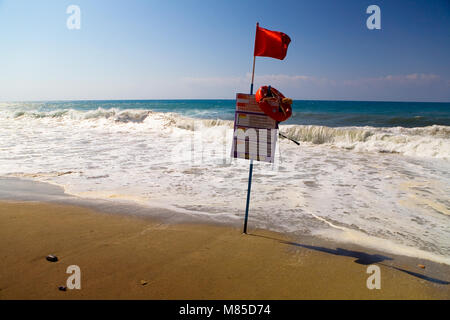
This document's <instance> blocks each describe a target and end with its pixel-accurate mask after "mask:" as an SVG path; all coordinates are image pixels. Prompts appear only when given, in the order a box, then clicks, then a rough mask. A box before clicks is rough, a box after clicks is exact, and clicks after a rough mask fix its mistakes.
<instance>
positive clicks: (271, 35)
mask: <svg viewBox="0 0 450 320" xmlns="http://www.w3.org/2000/svg"><path fill="white" fill-rule="evenodd" d="M290 42H291V38H289V36H288V35H287V34H285V33H283V32H279V31H272V30H267V29H264V28H260V27H259V25H257V26H256V38H255V52H254V54H253V55H254V56H259V57H271V58H275V59H280V60H283V59H284V57H286V53H287V49H288V46H289V43H290Z"/></svg>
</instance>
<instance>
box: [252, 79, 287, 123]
mask: <svg viewBox="0 0 450 320" xmlns="http://www.w3.org/2000/svg"><path fill="white" fill-rule="evenodd" d="M255 99H256V102H257V103H258V105H259V107H260V108H261V110H262V111H263V112H264V113H265V114H267V115H268V116H269V117H271V118H272V119H274V120H276V121H278V122H281V121H285V120H287V119H289V117H290V116H291V115H292V99H289V98H286V97H285V96H284V95H283V94H282V93H281V92H280V91H278V90H277V89H275V88H273V87H271V86H263V87H261V88H259V89H258V91H256V95H255Z"/></svg>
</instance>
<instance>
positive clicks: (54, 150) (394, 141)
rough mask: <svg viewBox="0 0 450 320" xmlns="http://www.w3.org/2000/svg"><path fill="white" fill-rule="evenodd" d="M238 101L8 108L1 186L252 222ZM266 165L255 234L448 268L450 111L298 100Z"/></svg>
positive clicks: (255, 193)
mask: <svg viewBox="0 0 450 320" xmlns="http://www.w3.org/2000/svg"><path fill="white" fill-rule="evenodd" d="M235 104H236V102H235V100H123V101H37V102H0V176H3V177H16V178H21V179H30V180H34V181H41V182H47V183H51V184H55V185H59V186H61V187H63V188H64V190H65V192H66V193H67V194H71V195H75V196H78V197H82V198H89V199H108V200H110V201H131V202H136V203H139V204H140V205H145V206H149V207H154V208H165V209H170V210H172V211H174V212H178V213H180V214H183V215H187V216H196V217H202V218H204V219H210V220H213V221H219V222H224V223H227V222H229V223H237V222H239V221H242V220H243V216H244V211H245V203H246V193H247V182H248V170H249V162H248V161H247V160H243V159H232V158H231V142H232V136H233V119H234V111H235ZM293 111H294V112H293V115H292V117H291V118H290V119H289V120H288V121H286V122H284V123H282V124H281V125H280V132H281V133H283V134H284V135H285V136H287V137H289V138H291V139H294V140H296V141H298V142H299V145H297V144H295V143H293V142H292V141H289V140H287V139H283V138H279V140H278V143H277V150H276V154H275V163H273V164H269V163H264V162H255V166H254V169H253V184H252V193H251V199H250V218H249V226H251V227H252V228H256V227H257V228H266V229H270V230H274V231H278V232H284V233H288V234H292V235H295V234H298V235H311V236H317V237H323V238H327V239H331V240H332V241H336V242H347V243H355V244H358V245H363V246H367V247H371V248H374V249H379V250H383V251H386V252H391V253H394V254H401V255H405V256H411V257H418V258H421V259H428V260H432V261H435V262H439V263H445V264H448V265H450V103H424V102H421V103H417V102H365V101H303V100H295V101H294V103H293Z"/></svg>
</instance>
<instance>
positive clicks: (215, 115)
mask: <svg viewBox="0 0 450 320" xmlns="http://www.w3.org/2000/svg"><path fill="white" fill-rule="evenodd" d="M3 104H7V103H3ZM11 105H12V106H20V108H18V114H17V115H21V112H26V111H27V110H33V111H35V112H37V113H39V112H52V111H56V110H70V109H74V110H78V111H89V110H96V109H98V108H102V109H111V108H116V109H119V110H127V109H142V110H152V111H158V112H175V113H178V114H181V115H184V116H188V117H194V118H204V119H223V120H232V119H234V109H235V100H116V101H106V100H105V101H56V102H22V103H13V104H11ZM293 109H294V113H293V116H292V117H291V118H290V119H289V120H288V121H286V122H285V123H286V124H301V125H322V126H328V127H347V126H371V127H405V128H412V127H425V126H431V125H444V126H450V103H432V102H373V101H312V100H309V101H308V100H296V101H294V105H293Z"/></svg>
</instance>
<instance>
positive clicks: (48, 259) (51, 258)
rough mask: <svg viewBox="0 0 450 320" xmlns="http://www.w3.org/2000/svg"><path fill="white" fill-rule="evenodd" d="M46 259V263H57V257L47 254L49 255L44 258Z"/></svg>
mask: <svg viewBox="0 0 450 320" xmlns="http://www.w3.org/2000/svg"><path fill="white" fill-rule="evenodd" d="M46 259H47V261H50V262H56V261H58V257H57V256H55V255H53V254H49V255H48V256H47V257H46Z"/></svg>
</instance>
